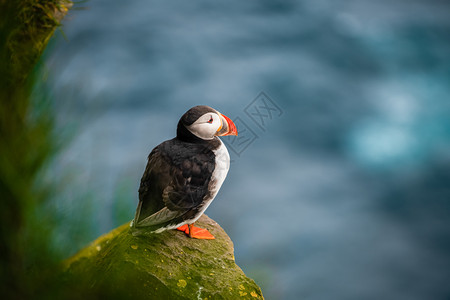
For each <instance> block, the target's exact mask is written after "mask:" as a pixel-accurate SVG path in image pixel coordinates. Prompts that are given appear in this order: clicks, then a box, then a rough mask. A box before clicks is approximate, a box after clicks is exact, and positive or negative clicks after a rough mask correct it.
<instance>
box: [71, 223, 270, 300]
mask: <svg viewBox="0 0 450 300" xmlns="http://www.w3.org/2000/svg"><path fill="white" fill-rule="evenodd" d="M196 226H199V227H202V228H207V229H208V230H209V231H210V232H211V233H212V234H213V235H214V236H215V237H216V239H215V240H197V239H190V238H189V237H187V236H186V235H185V234H184V233H183V232H180V231H177V230H168V231H165V232H162V233H160V234H152V233H149V232H142V234H141V235H139V236H133V234H132V233H131V230H130V228H129V224H125V225H122V226H120V227H118V228H116V229H114V230H113V231H111V232H110V233H107V234H105V235H103V236H101V237H99V238H98V239H97V240H95V241H94V242H93V243H92V244H91V245H89V246H88V247H86V248H84V249H82V250H81V251H80V252H79V253H77V254H76V255H75V256H73V257H72V258H70V259H69V260H67V261H66V262H65V272H64V281H65V284H66V285H68V286H72V288H73V287H76V288H77V289H78V290H79V291H81V290H82V291H83V293H85V294H86V295H89V296H92V295H93V294H95V295H101V296H109V297H115V298H130V297H133V299H263V296H262V293H261V289H260V288H259V287H258V286H257V285H256V283H255V282H254V281H253V280H252V279H250V278H248V277H247V276H245V274H244V272H243V271H242V270H241V269H240V268H239V267H238V266H237V265H236V263H235V261H234V254H233V252H234V249H233V243H232V242H231V240H230V238H229V237H228V235H227V234H226V233H225V231H224V230H223V229H222V228H221V227H220V226H219V225H218V224H217V223H216V222H214V221H213V220H211V219H210V218H208V217H207V216H205V215H203V216H202V217H201V218H200V219H199V221H197V222H196Z"/></svg>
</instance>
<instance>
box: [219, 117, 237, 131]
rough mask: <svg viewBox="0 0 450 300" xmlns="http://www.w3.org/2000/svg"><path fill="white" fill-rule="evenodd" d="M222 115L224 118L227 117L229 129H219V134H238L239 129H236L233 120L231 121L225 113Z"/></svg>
mask: <svg viewBox="0 0 450 300" xmlns="http://www.w3.org/2000/svg"><path fill="white" fill-rule="evenodd" d="M220 116H221V117H223V119H225V121H226V123H227V126H226V127H227V131H225V132H223V130H222V128H220V129H219V134H217V135H219V136H225V135H238V132H237V129H236V125H234V123H233V121H231V119H230V118H228V117H227V116H225V115H222V114H220Z"/></svg>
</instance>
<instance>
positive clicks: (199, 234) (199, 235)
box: [177, 224, 215, 240]
mask: <svg viewBox="0 0 450 300" xmlns="http://www.w3.org/2000/svg"><path fill="white" fill-rule="evenodd" d="M177 230H180V231H183V232H184V233H186V234H187V235H189V237H190V238H194V239H200V240H214V239H215V237H214V236H213V235H212V234H211V233H210V232H209V231H208V230H207V229H204V228H199V227H195V226H194V224H190V225H187V224H186V225H183V226H180V227H178V228H177Z"/></svg>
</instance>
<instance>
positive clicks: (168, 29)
mask: <svg viewBox="0 0 450 300" xmlns="http://www.w3.org/2000/svg"><path fill="white" fill-rule="evenodd" d="M75 7H76V8H77V9H75V10H72V11H71V12H70V13H69V15H68V17H67V18H66V19H65V20H64V24H63V27H62V31H60V32H57V34H56V36H55V38H54V39H53V40H52V41H51V44H50V47H49V48H48V49H47V51H46V53H45V65H46V70H47V74H48V78H47V81H46V85H47V86H48V88H49V90H50V92H51V95H52V98H53V100H54V101H53V102H54V109H55V111H56V113H57V124H58V131H60V134H61V136H63V137H64V139H65V140H67V142H66V147H65V148H63V150H62V151H61V153H60V155H59V156H58V158H57V160H56V161H55V163H54V165H53V166H52V169H51V173H50V176H51V178H52V179H53V180H60V181H61V182H64V183H65V184H64V186H65V188H64V189H61V191H60V192H59V194H58V197H57V201H56V202H55V205H56V206H57V207H58V211H59V213H60V217H61V219H63V220H65V221H64V222H63V225H61V228H59V229H58V230H57V232H58V234H57V236H56V237H55V244H58V245H60V247H63V248H64V247H66V248H67V249H70V251H72V252H71V253H73V252H75V251H77V250H78V249H79V248H81V247H82V246H84V245H85V244H87V243H88V242H89V241H90V240H92V239H94V238H95V237H97V236H98V235H100V234H102V233H105V232H107V231H109V230H111V229H112V228H114V227H116V226H118V225H120V224H122V223H124V222H127V221H129V220H131V219H132V218H133V217H134V211H135V208H136V205H137V202H138V200H137V199H138V198H137V189H138V186H139V181H140V177H141V176H142V173H143V171H144V168H145V165H146V158H147V155H148V154H149V153H150V151H151V150H152V149H153V147H155V146H157V145H158V144H159V143H161V142H162V141H164V140H167V139H170V138H172V137H174V135H175V131H176V125H177V122H178V119H179V117H180V116H181V115H182V114H183V113H184V112H185V111H186V110H188V109H189V108H190V107H192V106H195V105H199V104H206V105H209V106H212V107H214V108H216V109H217V110H219V111H220V112H222V113H223V114H225V115H227V116H229V117H230V118H232V119H233V120H235V121H236V125H237V127H238V131H239V136H238V137H237V138H233V137H224V138H223V141H224V142H225V143H226V144H227V147H228V149H229V152H230V155H231V158H232V163H231V169H230V172H229V174H228V177H227V179H226V181H225V183H224V185H223V187H222V189H221V191H220V192H219V194H218V196H217V197H216V199H215V201H214V202H213V204H212V205H211V206H210V207H209V208H208V210H207V212H206V213H207V214H208V215H209V216H210V217H212V218H213V219H214V220H216V221H217V222H218V223H219V224H220V225H221V226H222V227H223V228H224V229H225V230H226V231H227V233H228V234H229V235H230V237H231V238H232V240H233V242H234V246H235V256H236V260H237V263H238V264H239V265H240V266H241V268H242V269H243V270H244V272H245V273H246V274H247V275H248V276H250V277H252V278H254V279H255V281H256V282H257V283H258V284H259V285H260V286H261V287H262V290H263V293H264V295H265V297H266V299H308V300H320V299H325V300H326V299H334V300H351V299H355V300H357V299H358V300H359V299H396V300H399V299H408V300H416V299H417V300H419V299H449V298H450V285H449V282H450V18H449V15H450V4H449V2H448V1H437V0H432V1H418V0H408V1H407V0H394V1H387V0H380V1H368V0H360V1H356V0H354V1H352V0H346V1H344V0H340V1H324V0H304V1H269V0H259V1H256V0H254V1H227V2H218V1H204V0H203V1H181V0H175V1H165V2H163V1H148V0H132V1H115V0H109V1H106V0H91V1H88V2H82V3H78V4H75ZM71 253H68V254H71Z"/></svg>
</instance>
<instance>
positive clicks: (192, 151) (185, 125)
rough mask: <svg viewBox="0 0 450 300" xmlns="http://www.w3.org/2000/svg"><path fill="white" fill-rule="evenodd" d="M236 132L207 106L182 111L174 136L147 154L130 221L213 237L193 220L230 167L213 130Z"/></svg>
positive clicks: (135, 225) (156, 230) (158, 229)
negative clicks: (136, 203) (136, 202)
mask: <svg viewBox="0 0 450 300" xmlns="http://www.w3.org/2000/svg"><path fill="white" fill-rule="evenodd" d="M237 134H238V132H237V129H236V125H235V124H234V123H233V121H232V120H231V119H230V118H228V117H227V116H225V115H224V114H221V113H220V112H218V111H217V110H215V109H214V108H211V107H209V106H206V105H198V106H195V107H192V108H191V109H189V110H188V111H187V112H186V113H185V114H183V116H182V117H181V118H180V120H179V122H178V126H177V134H176V137H175V138H173V139H171V140H167V141H165V142H162V143H161V144H159V145H158V146H156V147H155V148H154V149H153V150H152V151H151V152H150V154H149V156H148V162H147V166H146V168H145V171H144V174H143V175H142V179H141V183H140V186H139V204H138V206H137V209H136V214H135V217H134V220H133V221H132V224H131V227H132V228H134V229H139V228H146V229H145V230H146V231H147V230H149V231H150V232H152V233H161V232H163V231H165V230H169V229H177V230H180V231H183V232H184V233H185V234H187V235H188V236H189V237H190V238H196V239H214V236H213V235H212V234H211V233H210V232H209V231H208V230H207V229H204V228H199V227H195V226H194V223H195V222H196V221H197V220H198V219H199V218H200V216H201V215H202V214H203V213H204V211H205V210H206V209H207V208H208V206H209V205H210V204H211V202H212V201H213V200H214V198H215V197H216V195H217V193H218V192H219V189H220V187H221V186H222V183H223V182H224V180H225V178H226V176H227V173H228V170H229V168H230V155H229V153H228V150H227V148H226V147H225V144H224V143H223V142H222V141H221V140H220V138H219V136H227V135H237Z"/></svg>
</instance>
